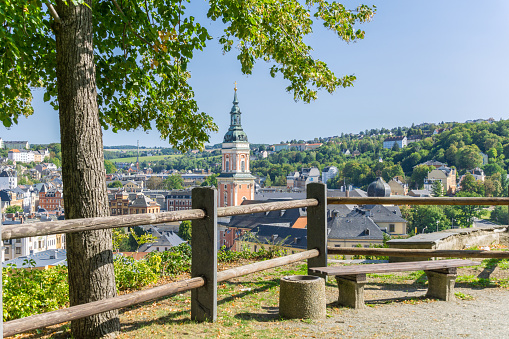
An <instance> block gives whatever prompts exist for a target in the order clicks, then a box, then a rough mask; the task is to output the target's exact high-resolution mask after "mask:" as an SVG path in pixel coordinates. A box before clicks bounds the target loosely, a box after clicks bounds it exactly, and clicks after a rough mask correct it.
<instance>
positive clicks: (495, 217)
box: [490, 206, 509, 225]
mask: <svg viewBox="0 0 509 339" xmlns="http://www.w3.org/2000/svg"><path fill="white" fill-rule="evenodd" d="M508 218H509V216H508V215H507V206H497V207H495V209H494V210H493V211H491V215H490V220H491V221H493V222H496V223H497V224H501V225H507V223H508V222H509V220H508Z"/></svg>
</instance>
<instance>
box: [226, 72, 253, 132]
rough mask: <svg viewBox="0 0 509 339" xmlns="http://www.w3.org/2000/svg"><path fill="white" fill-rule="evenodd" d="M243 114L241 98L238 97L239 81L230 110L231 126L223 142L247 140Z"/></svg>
mask: <svg viewBox="0 0 509 339" xmlns="http://www.w3.org/2000/svg"><path fill="white" fill-rule="evenodd" d="M241 114H242V113H241V112H240V108H239V99H238V98H237V82H235V88H234V94H233V106H232V109H231V111H230V128H229V129H228V132H226V134H225V135H224V140H223V142H236V141H242V142H247V135H246V133H245V132H244V130H243V129H242V123H241V119H240V116H241Z"/></svg>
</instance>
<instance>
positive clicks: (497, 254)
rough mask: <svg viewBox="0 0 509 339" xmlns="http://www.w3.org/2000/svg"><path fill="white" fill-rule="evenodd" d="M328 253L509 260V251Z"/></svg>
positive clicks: (337, 251) (334, 251)
mask: <svg viewBox="0 0 509 339" xmlns="http://www.w3.org/2000/svg"><path fill="white" fill-rule="evenodd" d="M327 252H328V253H329V254H340V255H371V256H388V257H424V258H434V257H441V258H453V257H454V258H493V259H509V251H482V250H431V249H400V248H355V247H348V248H347V247H342V248H338V247H329V248H327Z"/></svg>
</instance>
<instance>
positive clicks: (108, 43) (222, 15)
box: [0, 0, 376, 149]
mask: <svg viewBox="0 0 509 339" xmlns="http://www.w3.org/2000/svg"><path fill="white" fill-rule="evenodd" d="M189 2H190V0H187V1H186V0H184V1H181V0H180V1H177V0H146V1H145V0H144V1H141V0H111V1H101V0H94V1H93V2H92V5H91V8H90V9H91V10H92V11H93V16H94V26H95V27H94V56H95V64H96V68H95V71H96V75H97V88H98V97H97V100H98V104H99V108H100V109H99V111H100V112H99V113H100V121H101V124H102V126H103V128H105V129H107V128H112V129H113V130H114V131H117V130H132V129H136V128H141V129H143V130H150V129H151V128H152V125H151V122H152V121H154V122H155V127H156V128H157V129H158V130H159V132H160V133H161V136H162V138H163V139H167V140H168V141H169V143H170V144H171V145H173V146H175V147H177V148H179V149H188V148H199V147H202V146H203V143H204V142H205V141H207V140H208V133H209V132H210V131H214V130H217V127H216V125H215V124H214V123H213V122H212V119H211V117H210V116H208V115H207V114H205V113H203V112H200V111H199V109H198V105H197V103H196V100H195V98H194V92H193V89H192V88H191V86H190V85H189V79H190V77H191V74H190V72H189V70H188V64H189V61H190V60H191V59H192V58H193V55H194V53H195V52H196V51H201V50H203V48H205V47H206V44H207V41H209V40H211V39H212V37H211V36H210V34H209V33H208V31H207V29H206V28H205V27H204V24H208V23H200V22H197V20H196V18H195V17H194V16H193V13H192V11H191V10H190V9H187V8H186V5H187V3H189ZM73 3H83V1H82V0H73ZM48 4H51V5H55V4H56V0H50V1H47V2H46V1H45V2H42V1H40V0H27V1H24V2H23V4H21V3H19V2H17V1H12V0H4V1H2V2H1V3H0V22H2V23H3V24H2V25H0V86H1V87H2V88H3V89H4V90H3V91H2V92H1V93H0V120H1V121H2V123H3V124H4V126H7V127H8V126H11V125H12V124H13V123H17V122H18V119H19V116H20V115H23V116H29V115H31V114H33V107H32V105H31V100H32V89H33V88H44V90H45V93H44V100H45V101H49V102H50V103H51V104H52V105H53V107H54V108H55V109H57V107H58V102H57V98H56V95H57V83H56V73H55V69H56V51H55V35H54V33H53V29H54V28H55V27H56V26H55V25H54V19H53V18H52V17H51V16H50V14H49V13H50V12H49V10H48ZM375 10H376V8H375V6H373V7H368V6H365V5H361V6H358V7H357V8H356V9H354V10H348V9H346V8H345V7H344V6H343V5H342V4H339V3H337V2H328V1H323V0H316V1H315V0H307V1H305V2H299V1H296V0H288V1H278V0H245V1H237V0H212V1H210V2H209V10H208V13H207V17H208V19H210V20H212V21H221V22H222V23H223V24H224V33H223V35H222V36H221V37H220V38H219V43H220V44H221V46H222V49H223V51H224V52H225V53H226V52H230V51H231V50H232V49H234V50H237V52H238V56H237V59H238V60H239V61H240V64H241V69H242V72H244V73H245V74H251V72H252V70H253V67H254V64H255V63H256V61H259V60H263V61H266V62H268V63H270V64H271V65H272V66H271V68H270V75H271V76H272V77H275V76H277V75H278V74H279V75H282V76H283V78H285V79H286V80H287V81H288V86H287V88H286V89H287V91H289V92H291V93H293V96H294V98H295V100H303V101H305V102H310V101H312V100H314V99H316V97H317V91H318V90H320V89H324V90H326V91H327V92H329V93H331V92H333V91H334V90H335V89H336V88H338V87H340V86H341V87H348V86H352V83H353V81H354V80H355V76H353V75H346V76H343V77H342V78H338V77H336V76H335V75H334V73H333V72H332V71H331V70H330V69H329V68H328V66H327V65H326V63H324V62H323V61H321V60H317V59H315V58H313V57H312V56H311V51H312V48H311V46H309V45H308V44H307V43H305V42H304V40H305V38H306V37H307V36H308V35H310V34H311V33H312V32H313V30H312V26H313V23H314V20H321V21H322V22H323V25H324V26H325V27H326V28H327V29H330V30H332V31H334V32H335V33H336V34H337V36H338V37H339V38H340V39H342V40H344V41H346V42H352V41H356V40H358V39H362V38H364V31H362V30H360V29H356V28H355V27H354V26H355V24H357V23H363V22H368V21H370V20H371V19H372V17H373V15H374V13H375ZM308 40H309V39H308Z"/></svg>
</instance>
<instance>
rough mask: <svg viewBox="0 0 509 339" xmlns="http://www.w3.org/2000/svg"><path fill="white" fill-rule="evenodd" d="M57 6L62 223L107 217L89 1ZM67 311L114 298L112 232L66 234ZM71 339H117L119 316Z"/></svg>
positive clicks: (94, 322)
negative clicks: (62, 199)
mask: <svg viewBox="0 0 509 339" xmlns="http://www.w3.org/2000/svg"><path fill="white" fill-rule="evenodd" d="M86 3H87V4H88V6H90V8H89V7H86V6H84V5H78V6H75V5H73V4H72V1H69V0H67V4H68V5H66V4H65V3H64V2H63V1H62V0H59V1H57V12H58V15H59V16H60V19H61V22H60V23H58V24H55V26H54V31H55V37H56V58H57V86H58V102H59V115H60V138H61V143H62V178H63V184H64V202H65V215H66V219H75V218H91V217H101V216H108V215H109V207H108V196H107V193H106V179H105V169H104V158H103V143H102V130H101V125H100V123H99V110H98V106H97V90H96V75H95V65H94V50H93V22H92V10H91V8H92V1H91V0H86ZM66 240H67V263H68V268H69V299H70V303H71V306H74V305H78V304H83V303H88V302H92V301H97V300H101V299H105V298H111V297H114V296H115V295H116V287H115V275H114V270H113V251H112V242H111V240H112V235H111V230H97V231H86V232H78V233H70V234H67V237H66ZM71 330H72V334H73V336H74V337H75V338H104V337H109V338H111V337H115V336H116V335H117V334H118V332H119V330H120V323H119V320H118V312H117V311H110V312H105V313H101V314H98V315H94V316H90V317H87V318H84V319H80V320H75V321H73V322H72V323H71Z"/></svg>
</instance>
